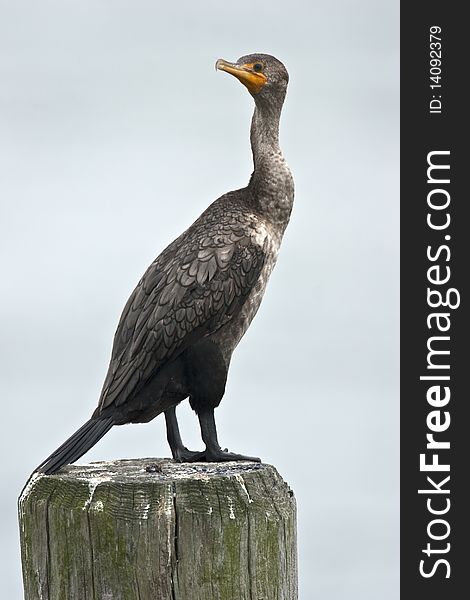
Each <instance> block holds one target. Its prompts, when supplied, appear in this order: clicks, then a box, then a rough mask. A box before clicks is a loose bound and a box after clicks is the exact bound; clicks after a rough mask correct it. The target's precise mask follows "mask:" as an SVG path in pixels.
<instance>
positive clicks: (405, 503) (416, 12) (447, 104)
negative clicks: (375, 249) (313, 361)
mask: <svg viewBox="0 0 470 600" xmlns="http://www.w3.org/2000/svg"><path fill="white" fill-rule="evenodd" d="M464 7H465V5H464V3H458V2H444V1H441V2H436V1H435V0H430V1H428V2H402V3H401V17H400V25H401V49H400V50H401V89H400V111H401V131H400V135H401V157H400V165H401V201H400V210H401V259H400V260H401V281H400V284H401V290H400V293H401V307H400V309H401V331H400V335H401V405H400V406H401V459H400V464H401V530H400V536H401V560H400V567H401V568H400V571H401V586H400V590H401V598H402V600H408V599H409V600H418V599H426V600H434V599H438V598H439V600H444V599H445V600H453V599H459V600H460V599H461V598H464V597H467V595H468V594H470V592H469V583H468V579H469V577H470V548H469V545H470V537H469V535H468V534H469V533H470V532H469V529H470V528H469V516H468V514H469V513H470V495H469V493H468V492H467V491H466V488H470V485H467V483H469V484H470V464H469V463H470V421H469V417H468V413H469V411H468V405H469V404H470V391H469V388H470V385H469V384H468V383H467V381H466V376H467V373H468V374H470V352H469V349H470V342H469V340H470V332H469V314H468V313H469V311H468V306H469V301H468V298H469V294H468V288H469V286H468V279H469V277H470V218H469V217H467V215H468V214H469V213H470V210H468V209H469V208H470V197H469V192H468V190H467V189H466V187H467V186H466V185H465V183H466V179H467V173H470V168H469V165H468V159H469V158H470V152H469V148H468V147H467V146H468V144H467V138H470V119H469V116H468V112H469V108H467V107H468V106H469V105H470V102H469V101H468V100H467V98H466V92H465V91H464V90H465V89H467V88H469V87H470V86H469V84H468V81H469V76H468V75H469V71H470V69H469V67H468V61H469V56H470V52H469V50H468V49H467V44H468V40H469V38H470V36H469V34H468V29H469V27H470V25H469V24H468V22H466V20H465V18H464V15H463V11H464ZM433 25H437V26H440V27H441V28H442V92H441V95H442V101H443V108H442V114H440V115H436V114H434V115H431V114H430V113H429V108H428V107H429V101H430V99H431V94H432V92H431V90H430V87H429V84H430V79H429V66H430V65H429V59H430V55H429V52H430V47H429V29H430V27H431V26H433ZM433 150H450V153H451V154H450V165H451V169H450V179H451V183H450V185H449V186H447V189H448V190H449V192H450V194H451V204H450V212H451V219H452V220H451V224H450V227H449V229H448V231H446V232H445V233H446V234H449V235H450V236H451V240H450V241H448V242H447V243H448V244H449V246H450V249H451V259H450V261H449V262H448V263H447V264H448V265H449V266H450V268H451V281H450V283H449V285H450V286H451V287H455V288H457V289H458V290H459V292H460V295H461V304H460V307H459V308H458V309H455V310H449V312H450V313H451V315H450V316H451V321H452V325H451V329H450V332H449V333H448V335H450V337H451V340H450V342H449V344H450V346H449V347H450V352H451V354H450V356H449V357H446V358H448V359H449V361H450V364H451V369H450V376H451V380H450V383H449V385H450V388H451V400H450V402H449V405H448V407H446V409H444V408H443V409H442V410H449V411H450V415H451V425H450V428H449V429H448V430H447V431H446V432H445V433H443V434H441V438H440V439H443V440H444V439H448V440H449V441H450V443H451V448H450V450H448V451H446V452H447V453H448V454H447V457H448V459H449V461H450V465H451V470H450V473H449V475H450V482H449V486H450V495H449V498H450V501H451V508H450V510H449V512H448V513H447V514H446V515H445V516H443V518H446V519H447V520H448V522H449V524H450V527H451V531H450V534H449V537H448V538H447V539H446V540H443V541H442V542H433V540H430V539H429V538H428V534H427V526H428V524H429V522H430V521H431V520H432V519H433V518H437V517H433V516H432V515H430V514H429V512H428V510H427V507H426V499H427V497H426V496H425V495H419V494H418V489H422V488H423V487H426V474H424V473H420V470H419V455H420V454H421V453H423V452H425V451H426V433H427V432H428V431H429V430H428V429H427V426H426V416H427V414H428V412H429V411H430V410H433V409H432V407H430V406H429V404H428V403H427V401H426V390H427V388H428V386H429V385H430V384H429V382H423V381H420V380H419V377H420V375H424V374H426V366H427V347H426V342H427V340H428V337H429V336H430V335H432V334H431V333H430V331H429V329H428V327H427V324H426V317H427V315H428V314H429V312H432V309H429V307H428V306H427V300H426V293H427V292H426V289H427V285H428V282H427V269H428V267H429V266H430V263H429V261H428V259H427V257H426V249H427V246H428V245H432V246H434V247H437V246H439V244H441V243H446V242H445V241H444V240H443V237H444V233H443V232H435V231H432V230H431V229H430V228H429V227H428V226H427V224H426V217H427V213H428V207H427V194H428V192H429V190H430V187H429V184H428V183H427V178H426V170H427V166H428V165H427V154H428V152H430V151H433ZM442 264H444V265H445V264H446V263H442ZM441 310H444V309H441ZM443 335H444V334H443ZM441 374H443V372H442V373H441ZM440 454H441V456H442V459H441V461H444V457H445V456H446V455H445V454H444V451H441V453H440ZM428 474H429V475H431V476H432V474H431V473H428ZM445 476H446V474H444V473H436V474H435V479H436V481H440V480H442V478H443V477H445ZM427 487H429V486H427ZM435 497H436V498H437V496H435ZM442 498H443V496H441V499H442ZM436 506H437V504H436ZM435 531H438V529H436V530H435ZM428 542H430V543H431V544H434V545H435V547H436V548H438V547H443V546H444V545H445V543H446V542H449V543H450V551H449V552H448V553H447V554H441V555H437V554H436V555H434V557H435V560H437V559H439V558H441V557H442V558H446V559H447V560H448V561H449V563H450V568H451V571H450V578H448V579H447V578H446V577H445V575H446V568H444V567H443V566H442V565H441V566H440V567H439V568H437V570H436V573H435V575H434V576H432V577H430V578H424V577H422V576H421V575H420V573H419V563H420V560H422V559H423V558H424V559H427V563H426V564H427V567H426V568H427V569H429V565H432V561H433V559H432V558H431V559H429V558H427V557H426V555H425V554H424V553H423V552H422V550H423V549H424V548H426V544H427V543H428Z"/></svg>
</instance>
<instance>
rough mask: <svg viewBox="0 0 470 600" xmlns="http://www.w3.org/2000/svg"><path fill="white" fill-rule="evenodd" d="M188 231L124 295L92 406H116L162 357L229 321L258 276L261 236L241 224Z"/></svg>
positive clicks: (263, 251) (135, 389) (263, 252)
mask: <svg viewBox="0 0 470 600" xmlns="http://www.w3.org/2000/svg"><path fill="white" fill-rule="evenodd" d="M192 233H193V235H191V229H190V230H188V231H186V232H185V233H184V234H183V235H182V236H180V237H179V238H178V239H176V240H175V241H174V242H173V243H172V244H170V246H168V248H166V249H165V250H164V251H163V252H162V254H160V256H159V257H158V258H157V259H156V260H155V261H154V262H153V263H152V264H151V265H150V267H149V268H148V269H147V271H146V273H145V274H144V276H143V277H142V279H141V280H140V282H139V284H138V285H137V287H136V289H135V290H134V292H133V293H132V295H131V297H130V298H129V300H128V302H127V304H126V306H125V308H124V311H123V313H122V316H121V319H120V321H119V325H118V328H117V331H116V335H115V338H114V344H113V351H112V356H111V362H110V365H109V370H108V373H107V376H106V379H105V382H104V385H103V390H102V392H101V397H100V401H99V408H98V410H99V411H101V410H103V409H104V408H106V407H107V406H109V405H110V404H112V403H114V404H115V405H120V404H123V403H124V402H125V401H126V400H127V399H128V398H129V397H131V396H133V395H134V394H135V393H137V392H138V391H139V390H140V389H142V387H144V385H145V384H146V382H147V381H148V380H149V379H150V377H151V376H152V375H153V374H154V373H155V372H156V371H157V370H158V369H159V368H160V367H161V366H162V365H164V364H165V363H166V362H167V361H168V360H171V359H174V358H175V357H176V356H178V354H180V353H181V352H183V350H184V349H185V348H187V347H188V346H189V345H191V344H192V343H194V342H195V341H196V340H198V339H200V338H201V337H203V336H206V335H211V334H212V333H214V332H215V331H217V329H219V328H220V327H222V326H223V325H225V324H226V323H228V322H229V321H230V320H231V319H233V317H234V316H235V315H236V314H238V312H239V311H240V309H241V307H242V306H243V304H244V302H245V300H246V299H247V297H248V295H249V293H250V291H251V290H252V289H253V286H254V285H255V283H256V281H257V280H258V277H259V275H260V272H261V269H262V267H263V264H264V261H265V256H266V242H265V243H264V245H263V246H261V245H260V244H259V243H258V241H256V240H255V239H254V237H253V236H250V235H249V234H248V235H247V231H246V229H243V228H239V229H234V230H227V228H225V230H224V229H223V228H222V230H221V232H220V230H219V232H218V234H217V235H214V236H206V237H201V236H199V235H197V232H192ZM194 233H195V234H194Z"/></svg>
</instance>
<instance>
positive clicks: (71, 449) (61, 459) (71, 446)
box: [35, 417, 114, 475]
mask: <svg viewBox="0 0 470 600" xmlns="http://www.w3.org/2000/svg"><path fill="white" fill-rule="evenodd" d="M113 425H114V422H113V419H112V417H105V418H101V419H90V420H89V421H87V422H86V423H84V424H83V425H82V426H81V427H80V429H78V430H77V431H76V432H75V433H74V434H73V435H71V436H70V437H69V439H68V440H67V441H65V442H64V443H63V444H62V446H59V448H57V450H56V451H55V452H53V453H52V454H51V455H50V456H49V457H48V458H46V460H45V461H44V462H42V463H41V464H40V465H39V466H38V467H37V468H36V469H35V471H36V472H37V473H45V474H46V475H51V474H52V473H55V472H56V471H58V470H59V469H60V467H62V466H63V465H68V464H70V463H73V462H75V461H76V460H78V459H79V458H80V457H81V456H83V455H84V454H85V452H87V451H88V450H89V449H90V448H91V447H92V446H94V445H95V444H96V442H97V441H98V440H100V439H101V438H102V437H103V436H104V435H105V434H106V433H108V431H109V430H110V429H111V427H112V426H113Z"/></svg>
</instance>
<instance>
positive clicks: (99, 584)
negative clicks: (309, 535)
mask: <svg viewBox="0 0 470 600" xmlns="http://www.w3.org/2000/svg"><path fill="white" fill-rule="evenodd" d="M19 520H20V534H21V556H22V562H23V580H24V589H25V600H134V599H135V600H296V599H297V556H296V552H297V549H296V508H295V499H294V496H293V492H292V491H291V490H290V489H289V487H288V486H287V484H286V483H285V482H284V481H283V480H282V478H281V477H280V476H279V474H278V472H277V471H276V469H275V468H274V467H272V466H270V465H264V464H256V463H209V464H204V463H197V464H178V463H174V462H173V461H170V460H166V459H142V460H120V461H115V462H103V463H93V464H90V465H85V466H69V467H66V468H64V469H62V470H61V471H60V472H59V473H57V474H55V475H50V476H46V475H34V476H33V478H32V479H31V480H30V481H29V482H28V484H27V485H26V487H25V489H24V491H23V493H22V495H21V497H20V500H19Z"/></svg>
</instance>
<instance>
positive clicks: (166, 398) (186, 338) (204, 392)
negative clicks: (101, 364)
mask: <svg viewBox="0 0 470 600" xmlns="http://www.w3.org/2000/svg"><path fill="white" fill-rule="evenodd" d="M216 69H219V70H221V71H225V72H227V73H230V74H232V75H234V76H235V77H236V78H237V79H238V80H239V81H240V82H241V83H243V85H244V86H245V87H246V88H247V89H248V91H249V92H250V94H251V95H252V97H253V98H254V101H255V110H254V114H253V119H252V123H251V148H252V152H253V162H254V171H253V173H252V175H251V178H250V181H249V183H248V185H247V186H246V187H244V188H242V189H239V190H234V191H232V192H228V193H227V194H224V195H223V196H221V197H220V198H218V199H217V200H216V201H215V202H213V203H212V204H211V205H210V206H209V207H208V208H207V209H206V210H205V211H204V212H203V213H202V215H201V216H200V217H199V218H198V219H197V220H196V221H195V222H194V223H193V224H192V225H191V227H189V229H187V230H186V231H185V232H184V233H182V234H181V235H180V236H179V237H178V238H177V239H176V240H175V241H174V242H172V243H171V244H170V245H169V246H168V247H167V248H165V250H163V252H162V253H161V254H160V256H158V258H156V259H155V260H154V262H153V263H152V264H151V265H150V267H149V268H148V269H147V271H146V272H145V274H144V276H143V277H142V279H141V280H140V281H139V283H138V285H137V287H136V289H135V290H134V291H133V292H132V295H131V297H130V298H129V300H128V301H127V304H126V306H125V307H124V311H123V313H122V316H121V319H120V321H119V325H118V328H117V331H116V334H115V337H114V343H113V349H112V355H111V362H110V365H109V369H108V373H107V375H106V378H105V381H104V384H103V389H102V392H101V396H100V399H99V403H98V407H97V408H96V410H95V412H94V413H93V415H92V416H91V418H90V420H89V421H87V422H86V423H85V424H84V425H83V426H82V427H81V428H80V429H79V430H78V431H76V432H75V433H74V434H73V435H72V436H71V437H70V438H69V439H68V440H67V441H66V442H64V443H63V444H62V446H60V447H59V448H58V449H57V450H56V451H55V452H53V453H52V454H51V455H50V456H49V458H47V459H46V460H45V461H44V462H43V463H41V465H39V467H38V468H37V469H36V471H38V472H42V473H46V474H50V473H55V472H56V471H57V470H58V469H59V468H60V467H61V466H62V465H65V464H69V463H72V462H74V461H76V460H77V459H78V458H80V457H81V456H82V455H83V454H85V452H87V451H88V450H89V449H90V448H91V447H92V446H93V445H94V444H96V442H97V441H98V440H99V439H100V438H102V437H103V436H104V435H105V434H106V433H107V432H108V431H109V430H110V429H111V427H113V425H123V424H124V423H146V422H148V421H150V420H152V419H153V418H154V417H156V416H157V415H159V414H161V413H163V412H164V413H165V419H166V426H167V439H168V442H169V445H170V448H171V452H172V455H173V458H174V459H175V460H177V461H184V462H195V461H231V460H253V461H259V459H258V458H253V457H249V456H243V455H241V454H234V453H231V452H228V451H226V450H222V448H221V447H220V445H219V442H218V439H217V430H216V425H215V419H214V409H215V408H216V407H217V406H218V405H219V404H220V401H221V400H222V397H223V395H224V392H225V383H226V380H227V373H228V369H229V366H230V360H231V357H232V353H233V351H234V350H235V347H236V346H237V344H238V342H239V341H240V340H241V338H242V337H243V334H244V333H245V331H246V330H247V329H248V327H249V325H250V323H251V321H252V320H253V317H254V316H255V314H256V312H257V310H258V308H259V305H260V303H261V299H262V298H263V294H264V291H265V288H266V284H267V282H268V279H269V276H270V275H271V272H272V270H273V268H274V265H275V263H276V259H277V255H278V252H279V247H280V245H281V240H282V237H283V234H284V231H285V229H286V226H287V223H288V222H289V217H290V214H291V210H292V204H293V200H294V182H293V179H292V175H291V172H290V170H289V167H288V166H287V164H286V161H285V160H284V158H283V156H282V153H281V149H280V147H279V119H280V116H281V109H282V105H283V103H284V99H285V96H286V90H287V83H288V79H289V76H288V73H287V71H286V68H285V67H284V65H283V64H282V63H281V62H280V61H279V60H277V59H276V58H274V57H273V56H269V55H267V54H250V55H249V56H243V57H242V58H240V59H239V60H238V61H237V62H236V63H230V62H227V61H225V60H218V61H217V63H216ZM185 398H189V402H190V405H191V407H192V408H193V410H194V411H195V412H196V413H197V416H198V418H199V423H200V427H201V434H202V439H203V442H204V444H205V447H206V448H205V450H204V451H203V452H193V451H190V450H188V449H187V448H186V447H185V446H184V445H183V442H182V440H181V436H180V432H179V428H178V421H177V418H176V412H175V409H176V406H177V405H178V404H179V403H180V402H181V401H183V400H184V399H185Z"/></svg>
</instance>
